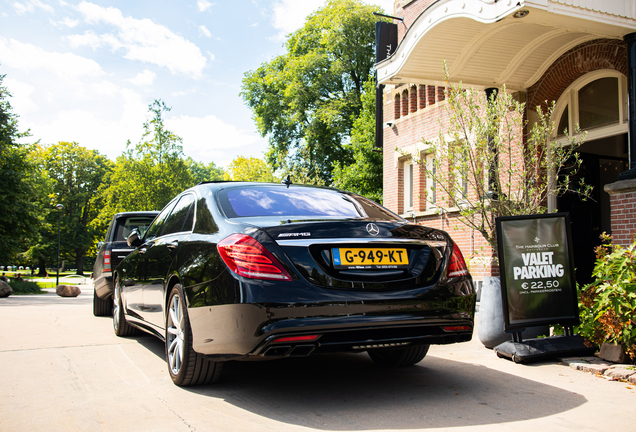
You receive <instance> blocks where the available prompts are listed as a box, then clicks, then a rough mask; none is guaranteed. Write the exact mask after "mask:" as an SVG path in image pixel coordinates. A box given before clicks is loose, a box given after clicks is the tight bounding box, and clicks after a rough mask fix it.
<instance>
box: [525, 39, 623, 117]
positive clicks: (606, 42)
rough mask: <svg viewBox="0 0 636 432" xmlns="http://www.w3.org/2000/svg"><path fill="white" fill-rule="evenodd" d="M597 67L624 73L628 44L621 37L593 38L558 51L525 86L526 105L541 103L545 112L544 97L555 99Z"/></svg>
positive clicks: (546, 99) (529, 106) (531, 106)
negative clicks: (569, 48) (555, 56)
mask: <svg viewBox="0 0 636 432" xmlns="http://www.w3.org/2000/svg"><path fill="white" fill-rule="evenodd" d="M599 69H613V70H616V71H619V72H620V73H622V74H623V75H627V47H626V45H625V43H624V42H623V41H620V40H615V39H595V40H592V41H589V42H585V43H583V44H581V45H578V46H576V47H574V48H572V49H571V50H569V51H567V52H566V53H564V54H563V55H561V57H559V58H558V59H557V60H556V61H555V62H554V63H552V65H550V67H549V68H548V69H547V70H546V71H545V73H544V74H543V76H542V77H541V78H540V79H539V80H538V81H537V82H536V83H535V84H533V85H532V86H531V87H530V88H528V102H527V106H528V108H529V109H532V110H534V109H535V107H536V106H537V105H541V107H542V109H543V110H544V112H545V101H548V102H551V101H556V100H558V99H559V97H560V96H561V94H562V93H563V92H564V91H565V90H566V89H567V88H568V86H569V85H570V84H572V83H573V82H574V81H576V80H577V79H579V78H580V77H582V76H583V75H585V74H587V73H589V72H593V71H595V70H599Z"/></svg>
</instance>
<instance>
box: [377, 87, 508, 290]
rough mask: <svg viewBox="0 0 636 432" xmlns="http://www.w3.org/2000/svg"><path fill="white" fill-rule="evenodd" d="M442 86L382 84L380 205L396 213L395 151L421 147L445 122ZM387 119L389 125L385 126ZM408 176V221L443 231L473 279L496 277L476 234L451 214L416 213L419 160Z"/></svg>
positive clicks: (420, 190)
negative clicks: (410, 202) (410, 213)
mask: <svg viewBox="0 0 636 432" xmlns="http://www.w3.org/2000/svg"><path fill="white" fill-rule="evenodd" d="M444 90H445V89H444V88H443V87H436V86H425V85H418V86H411V85H399V86H396V87H392V86H387V87H386V89H385V95H384V103H385V109H384V132H383V133H384V197H383V203H384V206H385V207H387V208H389V209H390V210H392V211H394V212H396V213H398V214H404V170H403V163H404V160H405V159H406V158H404V157H401V156H400V153H399V150H403V151H405V149H408V148H409V147H411V148H412V147H413V146H414V145H421V143H422V139H426V140H434V139H436V138H437V137H438V134H439V131H440V127H447V126H448V115H447V113H446V109H445V106H446V103H447V102H446V97H445V92H444ZM404 100H407V101H408V102H409V103H408V109H405V108H404V106H405V105H404ZM416 102H417V105H416ZM387 122H390V123H392V126H388V125H387ZM413 174H414V175H413V189H414V196H413V198H414V199H413V211H414V212H415V214H416V217H415V218H409V220H411V221H413V222H415V223H418V224H423V225H426V226H430V227H433V228H439V229H443V230H444V231H446V232H448V233H449V234H450V235H451V237H452V238H453V240H454V241H455V242H456V243H457V245H458V246H459V248H460V250H461V251H462V253H463V254H464V258H465V259H466V262H467V264H468V265H469V267H470V271H471V274H472V275H473V277H474V278H475V280H481V279H483V277H484V276H496V275H498V274H499V268H498V266H497V265H496V263H495V262H494V261H493V258H492V257H493V251H492V249H491V248H490V247H489V245H488V244H487V243H486V241H485V240H484V238H483V237H482V235H481V234H480V233H478V232H476V231H472V230H470V229H468V228H467V227H465V225H463V224H462V223H461V222H459V220H458V218H457V214H453V213H450V214H444V215H441V216H440V215H437V214H429V215H427V216H420V215H417V214H418V213H422V212H425V211H426V200H427V196H426V171H425V161H421V163H420V164H418V165H415V166H414V170H413ZM437 199H438V200H440V201H438V202H441V201H444V202H445V205H447V201H448V197H447V196H445V195H444V193H443V191H441V190H439V189H438V190H437Z"/></svg>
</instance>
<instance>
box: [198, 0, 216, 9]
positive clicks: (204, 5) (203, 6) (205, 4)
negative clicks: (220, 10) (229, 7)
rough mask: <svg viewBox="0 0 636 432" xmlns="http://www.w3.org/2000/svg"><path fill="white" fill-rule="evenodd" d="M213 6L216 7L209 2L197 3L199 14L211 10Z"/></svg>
mask: <svg viewBox="0 0 636 432" xmlns="http://www.w3.org/2000/svg"><path fill="white" fill-rule="evenodd" d="M212 6H214V3H210V2H209V1H207V0H198V1H197V7H198V8H199V12H205V11H206V10H208V9H209V8H211V7H212Z"/></svg>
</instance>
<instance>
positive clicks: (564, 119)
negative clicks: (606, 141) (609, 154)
mask: <svg viewBox="0 0 636 432" xmlns="http://www.w3.org/2000/svg"><path fill="white" fill-rule="evenodd" d="M553 115H554V120H555V123H556V125H557V130H556V131H555V132H554V135H556V136H564V135H565V131H566V130H567V134H568V135H570V136H571V135H572V134H573V133H574V129H575V125H578V126H579V128H580V129H581V130H584V131H587V132H588V135H587V140H590V139H597V138H603V137H606V136H611V135H616V134H617V133H622V132H626V131H627V115H628V113H627V79H626V78H625V76H624V75H623V74H621V73H619V72H617V71H615V70H600V71H595V72H592V73H589V74H587V75H585V76H583V77H581V78H579V79H578V80H576V81H575V82H573V83H572V84H571V85H570V86H569V87H568V88H567V89H566V90H565V91H564V92H563V94H562V95H561V97H560V98H559V101H558V102H557V104H556V106H555V110H554V113H553Z"/></svg>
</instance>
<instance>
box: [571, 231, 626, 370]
mask: <svg viewBox="0 0 636 432" xmlns="http://www.w3.org/2000/svg"><path fill="white" fill-rule="evenodd" d="M601 239H602V240H603V245H601V246H599V247H598V248H597V249H596V258H597V259H596V264H595V265H594V272H593V273H592V276H593V277H594V278H595V281H594V282H592V283H590V284H588V285H585V286H584V287H582V288H581V289H580V306H579V312H580V319H581V324H580V326H579V334H580V335H581V336H583V337H584V338H585V339H586V340H587V341H589V342H591V343H593V344H596V345H598V346H602V345H603V344H613V345H617V346H618V348H619V349H620V350H622V352H624V353H625V354H626V355H627V357H629V359H630V360H631V362H632V363H635V362H636V233H635V235H634V240H633V241H632V244H631V245H629V246H627V247H623V246H620V245H617V244H612V239H611V237H610V236H608V235H606V234H605V233H603V234H602V235H601ZM612 360H614V359H612ZM618 361H619V362H620V360H618Z"/></svg>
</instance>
